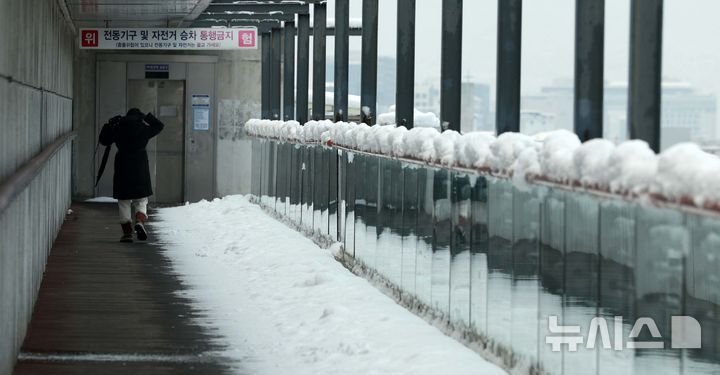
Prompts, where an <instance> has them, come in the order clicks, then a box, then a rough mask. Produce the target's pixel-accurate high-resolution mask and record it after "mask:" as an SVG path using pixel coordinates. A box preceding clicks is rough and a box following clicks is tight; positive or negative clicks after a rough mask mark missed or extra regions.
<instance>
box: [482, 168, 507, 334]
mask: <svg viewBox="0 0 720 375" xmlns="http://www.w3.org/2000/svg"><path fill="white" fill-rule="evenodd" d="M488 203H489V219H488V236H489V237H488V287H487V290H488V297H487V298H488V315H487V318H488V322H487V327H488V334H489V335H490V337H491V338H492V339H493V340H494V341H495V342H496V343H498V344H500V345H502V346H504V347H506V348H509V347H510V344H511V332H512V327H511V321H510V318H511V317H512V314H511V312H512V299H511V298H510V296H511V295H512V233H513V210H512V206H513V187H512V184H511V183H510V182H508V181H505V180H499V179H490V180H488Z"/></svg>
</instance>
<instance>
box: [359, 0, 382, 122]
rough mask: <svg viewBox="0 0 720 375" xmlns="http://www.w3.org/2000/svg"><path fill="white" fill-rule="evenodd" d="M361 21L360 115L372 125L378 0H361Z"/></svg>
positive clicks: (374, 117)
mask: <svg viewBox="0 0 720 375" xmlns="http://www.w3.org/2000/svg"><path fill="white" fill-rule="evenodd" d="M362 22H363V25H362V62H361V65H360V67H361V70H362V71H361V73H360V117H361V119H362V120H361V121H362V122H364V123H366V124H368V125H373V124H374V123H375V122H376V118H377V114H376V111H377V50H378V46H377V43H378V0H363V13H362Z"/></svg>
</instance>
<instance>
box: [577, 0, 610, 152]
mask: <svg viewBox="0 0 720 375" xmlns="http://www.w3.org/2000/svg"><path fill="white" fill-rule="evenodd" d="M604 44H605V0H593V1H586V0H576V1H575V134H577V135H578V137H580V140H582V141H583V142H584V141H587V140H590V139H593V138H602V136H603V77H604V75H603V58H604V57H603V56H604Z"/></svg>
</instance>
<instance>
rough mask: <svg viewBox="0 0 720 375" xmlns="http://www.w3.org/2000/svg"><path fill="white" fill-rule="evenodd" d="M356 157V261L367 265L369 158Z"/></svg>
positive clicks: (352, 164)
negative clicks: (366, 214)
mask: <svg viewBox="0 0 720 375" xmlns="http://www.w3.org/2000/svg"><path fill="white" fill-rule="evenodd" d="M351 155H354V156H353V158H352V162H351V163H349V165H350V167H351V168H352V175H353V180H354V182H355V215H354V216H355V259H356V260H360V261H361V262H363V263H365V262H366V261H367V250H366V249H367V225H366V224H365V223H366V222H367V219H366V218H365V213H366V212H367V211H368V207H367V199H366V193H365V191H367V186H366V185H367V174H366V172H367V168H366V165H367V160H366V159H367V158H366V157H365V155H362V154H351Z"/></svg>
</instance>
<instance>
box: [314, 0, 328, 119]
mask: <svg viewBox="0 0 720 375" xmlns="http://www.w3.org/2000/svg"><path fill="white" fill-rule="evenodd" d="M314 9H315V14H314V22H313V90H312V95H313V106H312V118H313V120H324V119H325V53H326V50H325V43H326V40H325V35H326V30H325V28H326V24H327V5H326V4H325V3H316V4H315V5H314Z"/></svg>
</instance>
